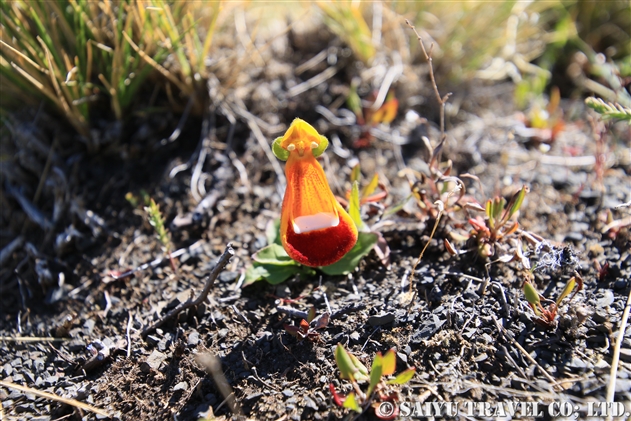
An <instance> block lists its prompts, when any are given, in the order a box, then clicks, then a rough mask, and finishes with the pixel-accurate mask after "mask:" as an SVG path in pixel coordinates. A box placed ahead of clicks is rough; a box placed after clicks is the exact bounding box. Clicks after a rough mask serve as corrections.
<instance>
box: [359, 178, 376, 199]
mask: <svg viewBox="0 0 631 421" xmlns="http://www.w3.org/2000/svg"><path fill="white" fill-rule="evenodd" d="M378 185H379V175H378V174H375V175H374V176H373V177H372V180H370V183H368V185H367V186H366V187H364V188H363V189H362V194H361V197H368V196H370V195H371V194H373V193H374V192H375V190H376V189H377V186H378Z"/></svg>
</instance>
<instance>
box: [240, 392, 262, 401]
mask: <svg viewBox="0 0 631 421" xmlns="http://www.w3.org/2000/svg"><path fill="white" fill-rule="evenodd" d="M261 396H263V393H261V392H255V393H251V394H249V395H247V396H246V397H245V399H244V400H245V401H246V402H250V401H254V400H257V399H258V398H260V397H261Z"/></svg>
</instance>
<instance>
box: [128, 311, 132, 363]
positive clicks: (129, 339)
mask: <svg viewBox="0 0 631 421" xmlns="http://www.w3.org/2000/svg"><path fill="white" fill-rule="evenodd" d="M128 314H129V320H127V358H129V356H130V355H131V335H130V334H129V333H130V331H131V321H132V317H131V311H130V312H129V313H128Z"/></svg>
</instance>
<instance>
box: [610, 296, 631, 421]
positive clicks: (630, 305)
mask: <svg viewBox="0 0 631 421" xmlns="http://www.w3.org/2000/svg"><path fill="white" fill-rule="evenodd" d="M629 310H631V292H629V297H627V305H626V306H625V307H624V313H622V321H620V329H618V336H617V337H616V345H615V346H614V349H613V359H612V360H611V371H610V374H609V384H608V385H607V402H610V403H613V400H614V398H615V396H616V378H617V377H618V364H619V362H620V346H621V345H622V338H624V332H625V331H626V329H627V322H628V321H629ZM612 419H613V418H612V416H611V414H610V415H609V416H607V421H611V420H612Z"/></svg>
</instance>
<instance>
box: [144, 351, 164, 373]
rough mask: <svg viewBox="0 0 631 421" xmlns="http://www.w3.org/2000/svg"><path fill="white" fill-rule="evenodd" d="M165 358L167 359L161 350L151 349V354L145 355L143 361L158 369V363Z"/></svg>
mask: <svg viewBox="0 0 631 421" xmlns="http://www.w3.org/2000/svg"><path fill="white" fill-rule="evenodd" d="M166 359H167V356H166V355H165V354H163V353H162V352H160V351H153V352H152V353H151V355H149V356H148V357H147V360H146V361H145V362H146V363H147V364H148V365H149V367H151V368H153V369H154V370H159V369H160V365H161V364H162V362H163V361H164V360H166Z"/></svg>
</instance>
